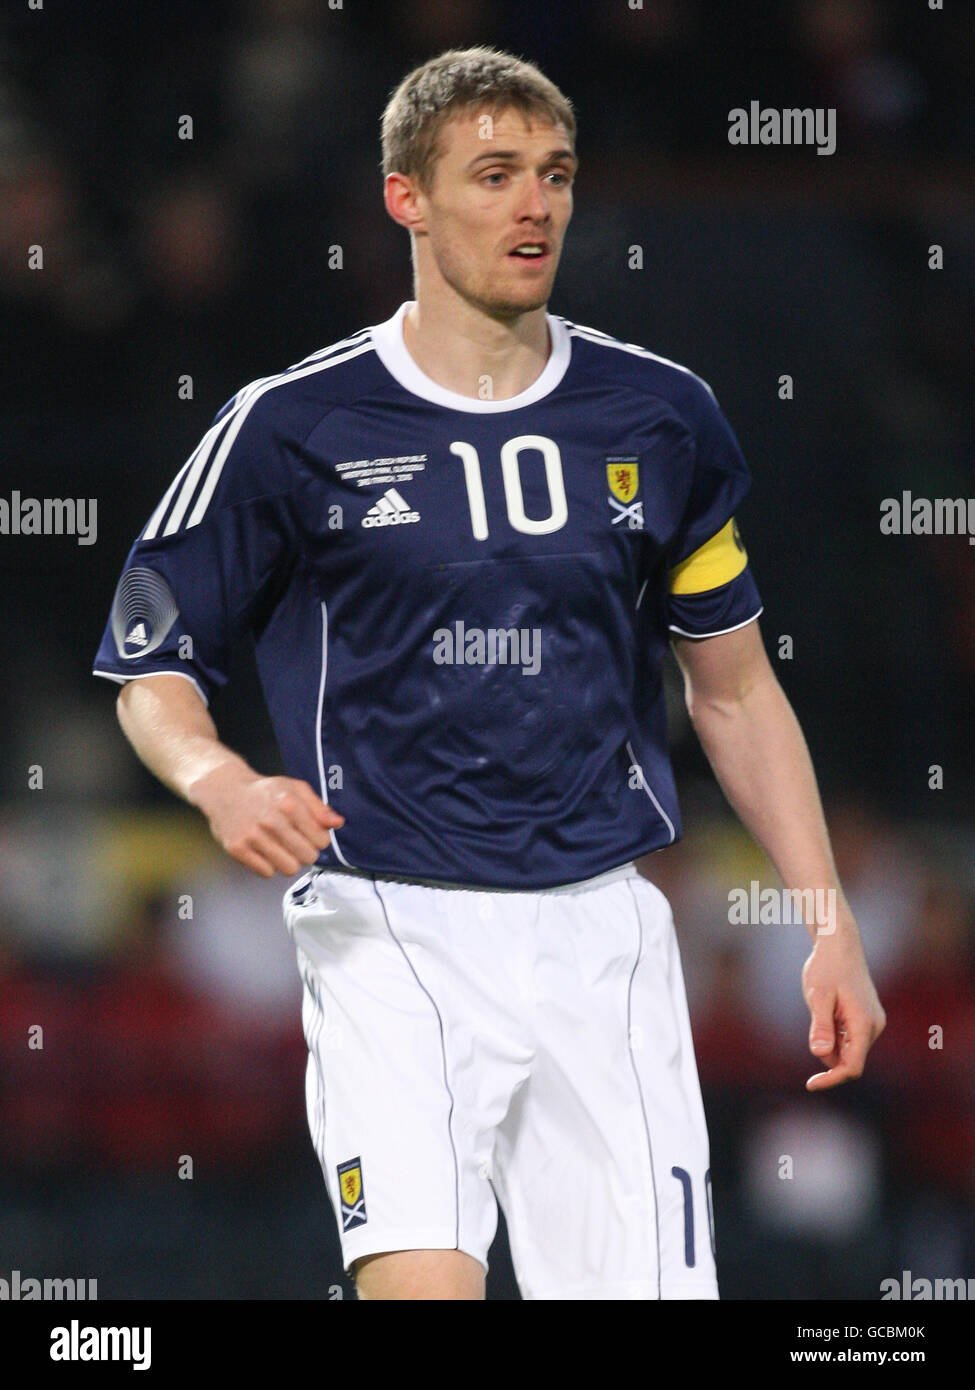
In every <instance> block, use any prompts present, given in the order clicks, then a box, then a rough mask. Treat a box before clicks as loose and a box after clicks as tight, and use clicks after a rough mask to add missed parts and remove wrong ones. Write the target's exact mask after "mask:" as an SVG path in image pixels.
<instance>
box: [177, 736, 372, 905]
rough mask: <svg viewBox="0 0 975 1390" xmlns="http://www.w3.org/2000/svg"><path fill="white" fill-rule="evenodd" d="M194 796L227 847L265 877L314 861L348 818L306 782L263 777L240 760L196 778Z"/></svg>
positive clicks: (219, 841) (234, 855) (219, 842)
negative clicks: (331, 832) (242, 765)
mask: <svg viewBox="0 0 975 1390" xmlns="http://www.w3.org/2000/svg"><path fill="white" fill-rule="evenodd" d="M191 800H192V801H193V803H194V804H195V805H196V806H198V807H199V809H200V810H201V811H202V812H203V814H204V815H205V816H206V818H207V820H208V821H209V822H210V829H211V831H212V832H213V837H214V839H215V840H216V841H217V843H218V844H219V845H221V846H222V847H223V848H224V849H225V850H226V851H227V853H228V854H229V855H230V856H231V857H232V858H233V859H236V860H237V861H238V862H239V863H241V864H243V865H244V866H245V868H248V869H251V870H252V871H253V872H254V873H255V874H260V875H261V877H262V878H271V877H272V876H273V875H274V874H275V873H282V874H288V875H293V874H296V873H298V872H300V870H301V868H302V865H305V866H307V865H310V864H314V863H315V861H316V859H317V858H318V855H319V853H320V851H321V850H323V849H325V847H326V846H327V844H328V842H329V838H330V837H329V831H331V830H335V829H338V827H339V826H342V825H344V824H345V817H344V816H340V815H339V813H338V812H337V811H334V810H333V809H332V807H331V806H326V804H325V802H324V801H322V799H321V797H320V796H318V794H317V793H316V792H315V791H313V790H312V788H311V787H310V786H309V785H308V783H307V782H301V781H298V780H296V779H295V778H294V777H261V776H259V775H258V774H257V773H255V772H254V771H253V770H252V769H250V768H247V769H246V770H245V769H244V768H242V767H241V766H240V765H239V764H236V763H235V764H231V765H230V766H223V767H216V768H213V769H212V770H211V771H209V772H207V773H205V774H204V775H203V776H202V777H200V778H199V779H198V780H197V781H195V782H194V783H193V787H192V793H191Z"/></svg>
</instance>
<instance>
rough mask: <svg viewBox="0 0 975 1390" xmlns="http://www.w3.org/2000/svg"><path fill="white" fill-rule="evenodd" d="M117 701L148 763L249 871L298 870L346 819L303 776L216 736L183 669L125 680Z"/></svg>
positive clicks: (138, 750) (265, 873) (127, 730)
mask: <svg viewBox="0 0 975 1390" xmlns="http://www.w3.org/2000/svg"><path fill="white" fill-rule="evenodd" d="M117 709H118V718H119V723H120V724H121V726H122V729H123V731H124V733H125V736H126V738H127V739H128V740H129V742H130V743H131V744H132V747H133V748H134V749H135V751H136V753H137V754H138V756H139V757H140V758H141V759H142V761H143V762H144V763H145V765H146V767H147V768H148V769H149V771H150V772H153V773H155V775H156V776H157V777H158V778H159V779H160V781H161V782H164V783H165V784H166V786H167V787H169V788H170V790H171V791H174V792H175V793H176V794H177V796H181V797H182V798H183V800H184V801H188V802H189V803H190V805H192V806H196V807H198V809H199V810H201V811H202V812H203V814H204V815H205V816H206V818H207V820H208V821H209V822H210V829H211V831H212V832H213V836H214V838H215V839H216V841H217V842H218V844H220V845H221V846H222V847H223V848H224V849H225V850H226V851H227V853H228V854H229V855H231V856H232V858H234V859H237V860H239V862H240V863H241V864H244V865H245V866H246V867H247V868H248V869H252V870H253V871H254V873H257V874H260V875H261V876H262V877H264V878H270V877H271V876H272V875H273V874H274V873H275V872H276V871H277V872H279V873H283V874H296V873H298V872H299V871H300V869H301V866H302V865H303V864H306V865H307V864H314V862H315V860H316V859H317V858H318V855H319V851H320V850H323V849H324V848H325V846H326V845H327V844H328V841H329V830H331V829H336V828H338V827H339V826H341V825H344V823H345V819H344V817H343V816H340V815H339V814H338V813H337V812H336V811H333V810H332V808H331V807H330V806H326V804H325V803H324V802H323V801H322V799H321V798H320V797H319V796H318V795H317V793H316V792H314V791H313V790H312V788H311V787H310V786H309V785H308V783H307V782H301V781H298V780H296V779H294V778H292V777H262V776H261V775H260V773H258V772H255V771H254V769H253V768H252V767H250V766H249V765H248V764H247V763H246V762H245V761H244V759H243V758H241V757H240V756H239V755H238V754H237V753H234V752H233V751H232V749H230V748H228V747H227V746H226V745H225V744H223V743H221V742H220V740H219V738H218V736H217V729H216V725H215V724H214V722H213V720H212V719H211V718H210V715H209V713H208V711H207V708H206V705H205V704H204V703H203V701H202V699H201V698H200V696H199V694H198V693H197V691H196V689H195V687H194V686H193V685H192V683H191V682H190V681H188V680H184V679H183V677H182V676H167V675H158V676H147V677H145V678H144V679H141V680H134V681H130V682H129V683H128V684H127V685H125V686H123V688H122V690H121V692H120V693H119V697H118V705H117Z"/></svg>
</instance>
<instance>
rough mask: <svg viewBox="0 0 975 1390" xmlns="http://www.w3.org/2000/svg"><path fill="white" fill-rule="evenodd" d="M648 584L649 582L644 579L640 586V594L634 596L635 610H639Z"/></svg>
mask: <svg viewBox="0 0 975 1390" xmlns="http://www.w3.org/2000/svg"><path fill="white" fill-rule="evenodd" d="M649 583H650V580H649V579H645V580H644V581H643V583H642V584H641V585H640V592H639V593H638V594H637V596H636V608H639V607H640V604H641V603H642V602H643V595H644V594H645V593H646V592H647V585H648V584H649Z"/></svg>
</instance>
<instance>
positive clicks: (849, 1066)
mask: <svg viewBox="0 0 975 1390" xmlns="http://www.w3.org/2000/svg"><path fill="white" fill-rule="evenodd" d="M815 1027H816V1025H815V1022H814V1023H813V1027H812V1028H811V1029H810V1039H812V1037H813V1034H814V1032H815ZM821 1036H822V1035H821V1034H820V1035H818V1037H819V1039H820V1040H821ZM872 1041H873V1029H872V1027H871V1023H870V1020H869V1019H867V1018H866V1017H864V1018H863V1019H858V1020H856V1021H855V1022H854V1021H850V1022H847V1021H844V1020H838V1021H837V1023H836V1025H835V1044H836V1045H835V1046H834V1047H833V1048H832V1049H831V1050H830V1052H829V1053H828V1054H827V1055H824V1054H822V1053H818V1055H819V1059H820V1061H821V1062H824V1063H825V1064H826V1066H827V1067H828V1068H829V1070H828V1071H821V1072H817V1073H816V1074H815V1075H814V1076H811V1077H810V1078H809V1080H808V1081H807V1082H806V1090H807V1091H825V1090H827V1089H829V1088H830V1087H832V1086H841V1085H842V1084H843V1082H844V1081H855V1080H856V1078H857V1077H859V1076H862V1075H863V1069H864V1067H865V1066H866V1064H867V1052H868V1051H869V1050H870V1045H871V1042H872ZM809 1048H810V1051H811V1052H816V1048H814V1047H813V1043H812V1040H810V1044H809Z"/></svg>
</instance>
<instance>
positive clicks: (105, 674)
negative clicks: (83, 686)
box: [92, 666, 210, 707]
mask: <svg viewBox="0 0 975 1390" xmlns="http://www.w3.org/2000/svg"><path fill="white" fill-rule="evenodd" d="M92 675H93V676H101V678H102V680H106V681H114V682H115V684H116V685H128V683H129V681H147V680H148V679H149V677H150V676H179V677H180V679H181V680H184V681H189V683H190V685H192V686H195V688H196V691H197V693H198V695H199V697H200V699H201V700H202V701H203V703H204V704H205V705H206V706H207V707H209V704H210V701H209V700H208V699H207V697H206V691H205V690H204V689H203V687H202V685H201V684H200V682H199V681H198V680H197V679H196V677H195V676H191V675H189V674H188V673H187V672H186V671H140V673H139V674H138V675H132V676H129V675H125V676H119V675H117V674H116V673H115V672H114V671H100V670H99V669H98V667H97V666H96V667H94V669H93V670H92Z"/></svg>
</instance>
